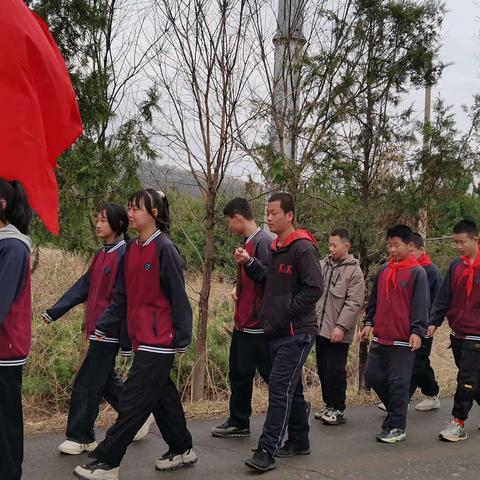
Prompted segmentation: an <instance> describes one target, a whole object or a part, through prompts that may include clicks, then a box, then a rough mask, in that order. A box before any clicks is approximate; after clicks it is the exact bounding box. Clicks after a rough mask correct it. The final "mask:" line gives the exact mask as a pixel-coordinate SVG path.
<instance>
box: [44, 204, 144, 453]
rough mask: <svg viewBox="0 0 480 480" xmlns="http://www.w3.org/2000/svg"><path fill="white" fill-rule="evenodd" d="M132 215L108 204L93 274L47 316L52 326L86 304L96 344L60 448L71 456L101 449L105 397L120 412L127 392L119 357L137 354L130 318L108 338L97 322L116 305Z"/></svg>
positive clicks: (100, 221) (102, 212)
mask: <svg viewBox="0 0 480 480" xmlns="http://www.w3.org/2000/svg"><path fill="white" fill-rule="evenodd" d="M127 229H128V217H127V212H126V210H125V208H124V207H122V206H121V205H117V204H115V203H107V204H105V205H103V206H102V207H101V208H100V209H99V211H98V213H97V217H96V220H95V230H96V234H97V236H98V238H100V239H101V240H102V242H103V246H102V248H101V249H99V250H98V251H97V253H96V254H95V256H94V258H93V261H92V263H91V265H90V268H89V269H88V271H87V272H86V273H85V275H83V276H82V277H81V278H80V279H79V280H78V281H77V282H76V283H75V284H74V285H73V286H72V287H71V288H70V289H69V290H68V291H67V292H66V293H64V295H63V296H62V297H61V298H60V300H58V302H57V303H55V305H53V307H51V308H49V309H48V310H47V311H46V312H45V313H44V314H43V315H42V316H43V318H44V321H45V322H46V323H47V324H49V323H51V322H53V321H55V320H57V319H59V318H60V317H62V316H63V315H65V314H66V313H67V312H68V311H69V310H71V309H72V308H73V307H75V306H76V305H79V304H80V303H85V302H86V303H87V305H86V328H85V333H86V337H87V339H89V340H90V344H89V347H88V352H87V355H86V357H85V360H84V362H83V364H82V366H81V367H80V370H79V371H78V373H77V375H76V377H75V381H74V383H73V388H72V395H71V399H70V409H69V412H68V422H67V432H66V440H65V441H64V442H62V443H61V444H60V445H59V446H58V449H59V450H60V451H61V452H62V453H65V454H69V455H79V454H80V453H82V452H84V451H86V452H91V451H93V450H95V448H96V447H97V443H96V442H95V430H94V424H95V420H96V418H97V416H98V412H99V407H100V402H101V401H102V399H105V400H106V401H107V402H108V403H109V404H110V405H111V406H112V407H113V408H114V409H115V410H117V409H118V399H119V396H120V392H121V391H122V388H123V381H122V379H121V378H120V377H119V376H118V375H117V373H116V371H115V359H116V357H117V354H118V351H119V349H120V344H122V345H121V347H122V355H123V356H129V355H130V354H131V352H130V350H131V346H130V342H129V340H128V334H127V329H126V319H125V318H121V319H120V322H119V323H118V325H116V327H115V328H114V329H112V331H111V332H110V333H109V335H108V336H104V337H101V338H100V337H97V336H96V335H95V331H96V328H97V321H98V319H99V318H100V317H101V315H102V313H103V312H104V311H105V310H106V309H107V308H108V306H109V305H110V301H111V299H112V293H113V290H114V288H115V283H116V281H117V278H118V276H119V272H120V271H121V270H122V269H123V256H124V254H125V246H126V242H127V241H128V240H129V237H128V234H127ZM152 421H153V418H151V419H149V423H147V422H146V424H145V425H144V427H143V428H142V429H140V431H139V432H138V433H137V436H136V440H139V439H140V438H143V437H144V436H145V435H147V433H148V427H149V425H150V423H151V422H152Z"/></svg>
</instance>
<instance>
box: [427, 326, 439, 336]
mask: <svg viewBox="0 0 480 480" xmlns="http://www.w3.org/2000/svg"><path fill="white" fill-rule="evenodd" d="M437 328H438V327H436V326H435V325H429V327H428V330H427V335H428V336H429V337H433V336H434V335H435V332H436V331H437Z"/></svg>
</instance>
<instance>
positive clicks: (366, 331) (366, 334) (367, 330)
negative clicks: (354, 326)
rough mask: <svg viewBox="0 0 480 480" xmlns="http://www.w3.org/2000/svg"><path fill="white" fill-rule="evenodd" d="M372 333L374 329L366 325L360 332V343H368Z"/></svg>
mask: <svg viewBox="0 0 480 480" xmlns="http://www.w3.org/2000/svg"><path fill="white" fill-rule="evenodd" d="M371 333H372V327H371V326H370V325H365V326H364V327H363V330H361V331H360V332H358V341H359V342H360V343H362V342H366V341H368V339H369V338H370V334H371Z"/></svg>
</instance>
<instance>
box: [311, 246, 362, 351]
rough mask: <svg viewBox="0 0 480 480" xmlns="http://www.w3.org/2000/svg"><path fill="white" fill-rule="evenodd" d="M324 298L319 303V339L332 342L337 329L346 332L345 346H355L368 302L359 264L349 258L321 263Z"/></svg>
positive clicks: (330, 259) (326, 258) (324, 260)
mask: <svg viewBox="0 0 480 480" xmlns="http://www.w3.org/2000/svg"><path fill="white" fill-rule="evenodd" d="M320 267H321V269H322V273H323V282H324V283H323V285H324V290H323V295H322V297H321V298H320V300H319V301H318V303H317V318H318V325H319V335H321V336H322V337H325V338H330V337H331V334H332V330H333V329H334V328H335V326H339V327H341V328H343V329H344V330H345V337H344V338H343V342H342V343H352V341H353V337H354V335H355V328H356V325H357V320H358V317H359V316H360V312H361V311H362V307H363V303H364V300H365V280H364V278H363V272H362V270H361V268H360V265H359V263H358V261H357V260H356V259H355V257H354V256H353V255H349V256H348V257H347V258H346V259H345V260H344V261H343V262H341V263H335V262H334V261H333V260H332V257H331V256H327V257H325V258H324V259H323V260H321V261H320Z"/></svg>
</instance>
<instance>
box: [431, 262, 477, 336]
mask: <svg viewBox="0 0 480 480" xmlns="http://www.w3.org/2000/svg"><path fill="white" fill-rule="evenodd" d="M467 269H468V266H467V265H466V264H465V262H464V260H463V259H462V258H457V259H455V260H454V261H453V262H452V263H451V264H450V266H449V268H448V272H447V274H446V275H445V278H444V279H443V282H442V286H441V287H440V291H439V292H438V295H437V296H436V298H435V301H434V303H433V307H432V311H431V314H430V324H431V325H435V326H437V327H439V326H441V325H442V323H443V320H444V318H445V316H446V317H447V319H448V323H449V325H450V328H451V329H452V333H451V334H452V336H453V337H455V338H460V339H464V340H474V341H477V342H478V341H480V269H479V268H475V269H474V271H473V285H472V290H471V294H470V298H468V296H467V276H466V275H465V272H466V270H467Z"/></svg>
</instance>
